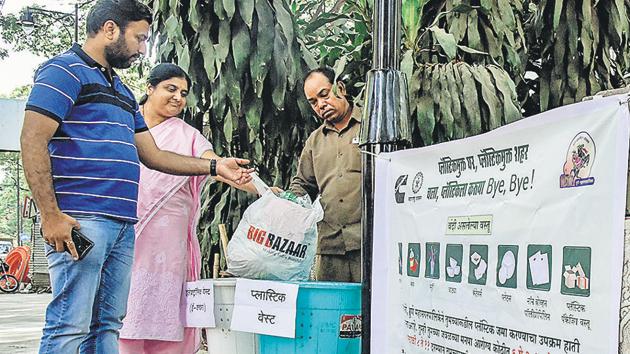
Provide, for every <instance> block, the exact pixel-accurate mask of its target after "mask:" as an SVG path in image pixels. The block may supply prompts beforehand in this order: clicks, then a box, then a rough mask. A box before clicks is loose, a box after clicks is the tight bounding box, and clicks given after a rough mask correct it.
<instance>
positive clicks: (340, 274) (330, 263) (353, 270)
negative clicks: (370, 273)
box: [315, 250, 361, 283]
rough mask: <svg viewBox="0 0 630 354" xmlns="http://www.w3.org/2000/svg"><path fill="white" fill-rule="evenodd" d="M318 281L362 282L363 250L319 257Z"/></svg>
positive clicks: (316, 276) (316, 277)
mask: <svg viewBox="0 0 630 354" xmlns="http://www.w3.org/2000/svg"><path fill="white" fill-rule="evenodd" d="M315 279H316V280H317V281H340V282H352V283H360V282H361V250H356V251H348V252H346V253H345V254H340V255H337V254H322V255H319V256H318V262H317V269H316V275H315Z"/></svg>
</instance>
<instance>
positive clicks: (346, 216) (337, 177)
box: [289, 107, 361, 254]
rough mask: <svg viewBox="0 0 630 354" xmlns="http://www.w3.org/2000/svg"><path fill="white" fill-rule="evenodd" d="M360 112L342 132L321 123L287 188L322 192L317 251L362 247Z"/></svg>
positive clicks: (356, 111) (314, 193) (312, 194)
mask: <svg viewBox="0 0 630 354" xmlns="http://www.w3.org/2000/svg"><path fill="white" fill-rule="evenodd" d="M360 129H361V111H360V110H359V109H358V108H356V107H354V109H353V111H352V117H351V118H350V121H349V122H348V126H347V127H345V128H344V129H342V130H341V131H339V130H337V129H336V128H335V127H333V126H332V125H331V124H328V123H324V124H322V125H321V126H320V127H319V128H317V129H316V130H315V131H314V132H313V133H311V135H310V136H309V137H308V139H307V140H306V144H305V145H304V150H302V155H301V156H300V162H299V165H298V171H297V175H296V176H295V177H294V178H293V180H292V181H291V185H290V186H289V189H290V190H291V191H292V192H293V193H295V194H297V195H304V194H308V195H309V196H310V197H311V199H313V200H315V197H316V196H317V195H318V194H319V195H321V199H320V202H321V203H322V206H323V208H324V219H323V220H322V221H320V222H319V224H318V225H317V226H318V233H319V242H318V245H317V253H318V254H345V253H346V251H353V250H359V249H361V155H360V153H359V145H358V140H359V131H360Z"/></svg>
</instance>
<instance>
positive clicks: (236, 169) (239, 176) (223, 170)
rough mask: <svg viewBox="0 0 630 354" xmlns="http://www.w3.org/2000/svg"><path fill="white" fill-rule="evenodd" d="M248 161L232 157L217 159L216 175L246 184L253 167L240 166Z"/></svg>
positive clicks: (250, 178)
mask: <svg viewBox="0 0 630 354" xmlns="http://www.w3.org/2000/svg"><path fill="white" fill-rule="evenodd" d="M248 163H249V160H246V159H239V158H234V157H230V158H223V159H219V160H217V175H218V176H221V177H223V178H225V179H226V180H228V181H231V182H234V183H236V184H237V185H243V184H247V183H249V182H250V181H251V180H252V177H251V176H250V175H249V174H250V173H252V172H254V169H253V168H244V167H242V165H247V164H248Z"/></svg>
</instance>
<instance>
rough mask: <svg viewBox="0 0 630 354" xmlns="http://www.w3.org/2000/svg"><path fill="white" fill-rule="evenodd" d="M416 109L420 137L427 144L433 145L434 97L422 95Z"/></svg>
mask: <svg viewBox="0 0 630 354" xmlns="http://www.w3.org/2000/svg"><path fill="white" fill-rule="evenodd" d="M416 110H417V111H416V116H417V120H418V127H419V128H420V137H421V138H422V141H423V142H424V145H425V146H428V145H431V144H432V143H433V128H435V116H434V113H433V99H432V98H431V97H428V96H423V97H420V98H419V99H418V100H417V101H416Z"/></svg>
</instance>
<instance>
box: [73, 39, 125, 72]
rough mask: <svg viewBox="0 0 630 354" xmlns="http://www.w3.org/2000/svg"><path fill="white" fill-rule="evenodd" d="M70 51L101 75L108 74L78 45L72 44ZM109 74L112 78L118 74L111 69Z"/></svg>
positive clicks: (104, 68) (105, 69)
mask: <svg viewBox="0 0 630 354" xmlns="http://www.w3.org/2000/svg"><path fill="white" fill-rule="evenodd" d="M70 50H71V51H72V52H74V53H75V54H76V55H78V56H79V58H81V60H83V61H84V62H85V63H86V64H87V65H88V66H90V67H92V68H97V69H98V70H99V71H100V72H102V73H103V74H105V73H107V72H108V70H107V68H106V67H104V66H103V65H101V64H99V63H98V62H97V61H96V60H94V59H92V57H91V56H89V55H88V54H87V53H86V52H85V51H84V50H83V48H81V46H80V45H79V43H75V44H73V45H72V47H71V48H70ZM109 73H110V74H111V76H112V77H114V76H118V74H116V72H115V71H114V70H113V69H109Z"/></svg>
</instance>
